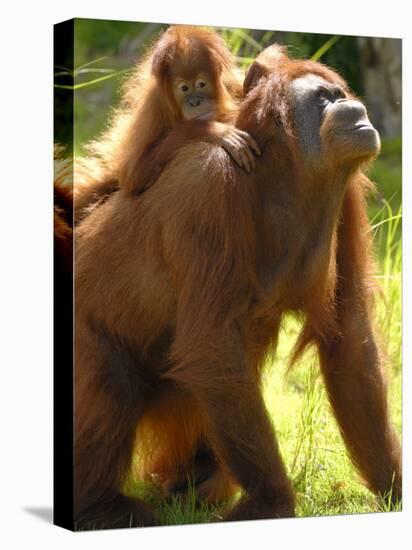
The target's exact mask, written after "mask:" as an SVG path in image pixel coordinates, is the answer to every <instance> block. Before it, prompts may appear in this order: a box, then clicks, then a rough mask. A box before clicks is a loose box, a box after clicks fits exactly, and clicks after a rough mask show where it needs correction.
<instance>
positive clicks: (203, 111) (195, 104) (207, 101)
mask: <svg viewBox="0 0 412 550" xmlns="http://www.w3.org/2000/svg"><path fill="white" fill-rule="evenodd" d="M173 96H174V98H175V100H176V103H177V105H178V107H179V108H180V111H181V113H182V117H183V118H184V120H193V119H200V120H212V119H214V118H215V115H216V112H215V110H216V95H215V90H214V86H213V83H212V80H211V79H210V77H208V76H207V75H206V73H198V74H197V75H196V76H195V77H194V78H191V79H183V78H181V77H179V76H177V77H176V78H175V79H174V82H173Z"/></svg>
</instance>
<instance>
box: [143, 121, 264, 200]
mask: <svg viewBox="0 0 412 550" xmlns="http://www.w3.org/2000/svg"><path fill="white" fill-rule="evenodd" d="M193 141H206V142H208V143H214V144H216V145H219V146H221V147H223V149H225V151H227V152H228V154H229V155H230V156H231V157H232V158H233V160H234V161H235V162H236V164H237V165H238V166H239V167H240V168H243V169H244V170H245V171H246V172H247V173H249V172H250V171H251V170H253V168H254V167H255V159H254V155H253V152H254V153H255V154H257V155H260V154H261V152H260V149H259V146H258V144H257V143H256V141H255V140H254V139H253V138H252V136H250V135H249V134H248V133H247V132H244V131H243V130H239V129H238V128H236V127H235V126H232V125H231V124H225V123H223V122H216V121H206V120H193V121H184V122H181V123H179V124H177V125H176V127H175V128H174V129H173V130H172V131H171V132H170V133H169V134H168V135H167V136H166V137H163V138H161V139H160V140H159V141H158V142H156V143H153V144H152V145H151V146H150V147H149V148H148V149H147V151H146V152H145V153H144V154H143V155H142V157H141V162H140V163H139V173H138V174H136V180H137V181H136V182H135V185H134V188H135V189H136V191H137V193H141V192H143V191H145V190H146V189H148V188H149V187H151V186H152V185H153V184H154V183H155V182H156V181H157V179H158V178H159V176H160V174H161V173H162V171H163V170H164V168H165V166H166V165H167V164H168V163H169V162H170V161H171V160H173V158H174V156H175V155H176V153H177V151H178V150H179V149H180V148H181V147H183V146H185V145H188V144H189V143H191V142H193Z"/></svg>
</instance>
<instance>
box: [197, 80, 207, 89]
mask: <svg viewBox="0 0 412 550" xmlns="http://www.w3.org/2000/svg"><path fill="white" fill-rule="evenodd" d="M205 86H206V82H205V81H204V80H198V81H197V82H196V88H204V87H205Z"/></svg>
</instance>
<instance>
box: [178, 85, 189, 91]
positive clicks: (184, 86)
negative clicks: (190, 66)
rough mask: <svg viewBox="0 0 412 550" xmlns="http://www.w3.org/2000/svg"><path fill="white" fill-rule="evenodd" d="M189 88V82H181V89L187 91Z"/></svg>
mask: <svg viewBox="0 0 412 550" xmlns="http://www.w3.org/2000/svg"><path fill="white" fill-rule="evenodd" d="M188 89H189V86H188V85H187V84H180V86H179V90H180V91H181V92H187V90H188Z"/></svg>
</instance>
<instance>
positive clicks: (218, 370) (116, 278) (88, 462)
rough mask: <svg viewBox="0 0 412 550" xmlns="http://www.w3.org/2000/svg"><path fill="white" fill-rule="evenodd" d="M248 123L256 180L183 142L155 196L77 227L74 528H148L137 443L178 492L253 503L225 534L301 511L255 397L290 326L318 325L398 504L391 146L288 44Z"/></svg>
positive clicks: (341, 415) (256, 67)
mask: <svg viewBox="0 0 412 550" xmlns="http://www.w3.org/2000/svg"><path fill="white" fill-rule="evenodd" d="M245 92H246V93H247V96H246V98H245V99H244V101H243V102H242V104H241V106H240V109H239V114H238V118H237V127H238V128H239V129H241V130H243V131H245V132H248V133H249V134H250V135H253V136H254V137H255V139H256V140H257V143H258V145H259V147H260V149H261V151H262V155H261V157H260V158H259V159H257V162H256V167H255V170H254V171H253V172H252V173H250V174H247V173H246V172H245V171H244V170H242V169H240V168H239V167H238V166H237V165H236V164H235V163H234V162H233V160H232V159H231V157H230V156H229V155H228V154H227V153H226V151H225V150H224V149H223V148H222V147H220V146H217V145H216V144H214V143H210V142H207V140H199V141H197V142H191V141H190V140H189V143H186V140H187V133H186V132H185V131H183V130H182V128H176V129H175V130H172V131H171V132H170V133H169V135H168V136H166V138H165V139H164V140H163V142H162V144H161V146H160V149H159V151H158V154H159V155H160V156H159V158H161V157H162V155H164V158H167V159H169V160H170V159H172V160H171V162H169V164H167V165H166V166H165V168H164V170H163V172H162V174H161V176H160V177H159V179H158V180H157V181H156V183H155V185H153V186H151V187H150V188H149V189H148V190H147V191H146V192H145V193H143V194H140V195H136V196H133V195H131V194H130V193H128V192H127V190H126V189H120V190H119V191H117V192H115V193H113V194H111V195H110V196H109V198H108V199H107V200H106V201H105V202H104V204H102V205H101V206H99V207H98V208H96V209H94V210H93V211H92V212H91V213H90V214H89V215H88V216H87V217H86V218H85V219H84V221H83V222H82V223H81V224H80V225H79V227H78V229H77V231H76V238H75V246H76V248H75V251H76V257H75V261H76V278H75V280H76V288H75V298H76V323H75V327H76V340H75V352H76V376H75V384H76V391H75V397H76V405H75V517H76V521H77V525H78V526H87V525H89V524H93V525H95V526H98V525H101V526H102V527H106V528H108V527H120V526H131V525H152V524H154V523H155V522H156V519H155V517H154V516H153V514H152V512H151V510H150V508H149V507H148V506H147V505H146V504H145V503H144V502H143V501H141V500H138V499H133V498H130V497H127V496H125V495H124V494H123V492H122V491H123V488H124V481H125V478H126V476H127V474H128V472H129V470H130V467H131V460H132V453H133V449H134V448H135V444H136V430H137V444H138V445H140V447H142V452H143V454H144V457H145V460H144V461H143V464H144V469H145V473H147V474H150V473H156V474H158V476H160V478H161V479H162V483H163V484H164V486H167V487H169V488H170V489H171V490H173V488H174V487H176V486H177V487H179V484H180V485H181V484H182V480H184V478H185V474H186V473H187V474H189V475H190V476H192V477H194V482H195V488H196V490H198V492H199V494H201V495H202V496H203V497H204V498H215V497H216V495H218V496H222V495H225V496H227V495H229V494H231V493H232V491H233V487H240V488H241V489H242V492H243V493H242V497H241V499H240V500H239V501H238V502H237V503H236V505H234V507H232V509H230V511H229V512H228V513H227V515H226V517H225V519H226V520H241V519H258V518H276V517H285V516H293V515H294V507H295V499H294V492H293V488H292V486H291V483H290V481H289V480H288V478H287V476H286V473H285V467H284V465H283V462H282V458H281V456H280V453H279V449H278V445H277V442H276V437H275V434H274V432H273V429H272V427H271V423H270V421H269V419H268V416H267V412H266V409H265V406H264V402H263V398H262V394H261V389H260V386H259V381H260V375H261V369H262V366H263V363H264V359H265V357H266V354H267V352H268V350H269V348H271V347H272V348H273V347H275V346H276V342H277V337H278V332H279V326H280V323H281V319H282V316H283V315H284V313H286V312H289V311H296V312H300V313H301V314H302V315H304V316H305V324H304V328H303V330H302V334H301V336H300V339H299V342H298V345H297V348H296V351H295V355H297V354H299V353H300V352H301V351H302V350H303V349H304V348H305V347H306V346H307V345H309V344H314V345H315V346H316V347H317V349H318V351H319V357H320V364H321V370H322V374H323V377H324V380H325V383H326V387H327V391H328V395H329V398H330V401H331V404H332V407H333V410H334V413H335V415H336V418H337V421H338V423H339V426H340V429H341V432H342V435H343V438H344V440H345V443H346V445H347V447H348V450H349V452H350V454H351V457H352V460H353V462H354V464H355V465H356V467H357V468H358V470H359V471H360V473H361V474H362V476H363V478H364V480H365V482H366V483H367V485H368V487H369V488H370V489H371V490H372V491H373V492H375V493H377V494H382V495H383V494H385V493H386V492H387V491H389V490H390V489H392V499H393V500H396V499H398V498H400V497H401V451H400V445H399V442H398V438H397V436H396V434H395V431H394V429H393V427H392V425H391V423H390V420H389V417H388V406H387V396H386V387H385V381H384V377H383V373H382V369H381V360H380V354H379V349H378V347H377V344H376V340H375V337H374V332H373V328H372V295H373V285H372V283H371V270H372V263H371V257H370V237H369V226H368V221H367V216H366V212H365V203H364V195H365V191H366V190H367V188H368V187H369V185H370V183H369V181H368V180H367V178H366V177H365V176H364V175H363V173H362V166H363V165H364V163H365V162H368V161H370V160H371V159H372V158H373V157H374V156H375V155H376V153H377V152H378V150H379V146H380V145H379V137H378V134H377V132H376V131H375V129H374V128H373V127H372V125H371V123H370V122H369V119H368V117H367V114H366V110H365V107H364V106H363V105H362V103H360V101H359V100H357V99H356V98H355V97H354V96H353V94H352V93H351V92H350V90H349V89H348V86H347V85H346V83H345V82H344V81H343V80H342V78H340V77H339V76H338V75H337V74H336V73H335V72H333V71H332V70H331V69H329V68H327V67H325V66H323V65H321V64H319V63H314V62H311V61H302V60H292V59H289V58H288V56H287V55H286V54H285V53H284V51H283V50H282V49H281V48H279V47H277V46H272V47H270V48H268V49H267V50H265V51H264V52H263V53H262V54H261V55H260V56H259V57H258V58H257V60H256V61H255V63H253V65H252V66H251V68H250V70H249V72H248V74H247V76H246V79H245Z"/></svg>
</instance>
